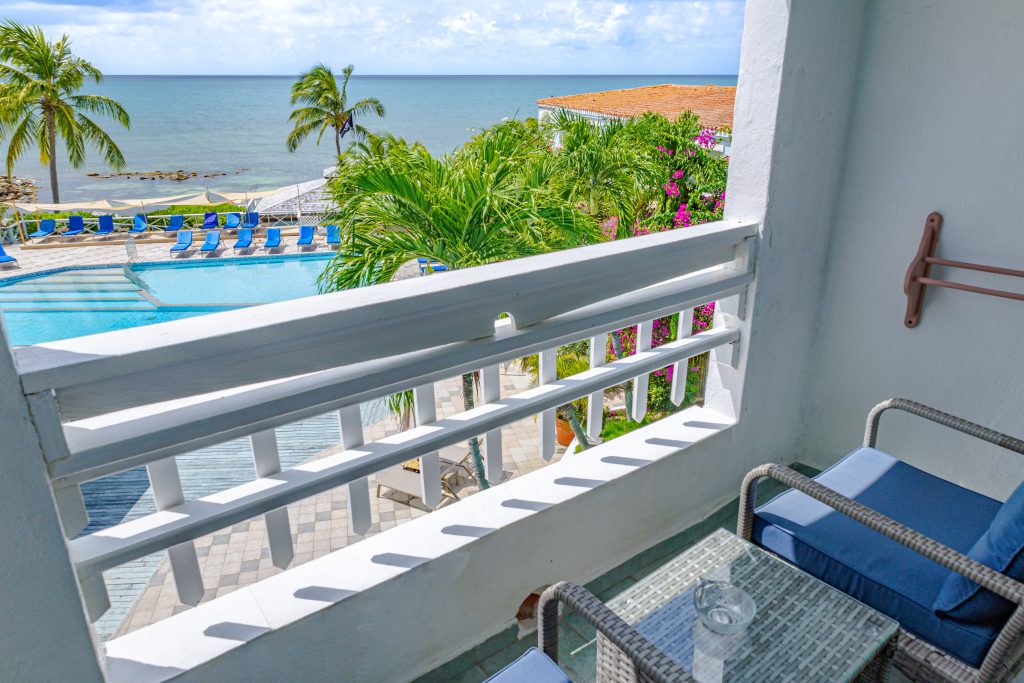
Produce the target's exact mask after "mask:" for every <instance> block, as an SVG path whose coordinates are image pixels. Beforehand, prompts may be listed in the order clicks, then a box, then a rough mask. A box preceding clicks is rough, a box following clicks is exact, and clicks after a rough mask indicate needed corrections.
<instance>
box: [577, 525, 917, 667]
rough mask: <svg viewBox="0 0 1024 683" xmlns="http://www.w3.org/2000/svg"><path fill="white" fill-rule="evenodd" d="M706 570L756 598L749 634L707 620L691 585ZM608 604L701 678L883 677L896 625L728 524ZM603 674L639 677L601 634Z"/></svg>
mask: <svg viewBox="0 0 1024 683" xmlns="http://www.w3.org/2000/svg"><path fill="white" fill-rule="evenodd" d="M702 578H706V579H708V580H716V581H729V582H731V583H734V584H736V585H738V586H739V587H741V588H743V589H744V590H745V591H747V592H748V593H750V595H751V596H752V597H753V598H754V602H755V603H756V605H757V615H756V616H755V618H754V621H753V623H751V625H750V626H749V627H748V628H747V630H746V631H745V632H744V633H743V634H739V635H737V636H722V635H719V634H716V633H713V632H712V631H709V630H708V629H707V628H705V627H704V625H703V624H701V623H700V621H699V619H698V618H697V613H696V611H695V609H694V606H693V590H694V589H695V588H696V587H697V586H698V585H699V584H700V580H701V579H702ZM608 607H610V608H611V609H612V610H613V611H614V612H616V613H617V614H618V615H619V616H621V617H622V618H623V619H625V621H626V622H628V623H629V624H632V625H633V626H634V627H635V628H636V629H637V630H638V631H639V632H640V633H642V634H643V635H645V636H646V637H647V638H648V639H650V640H651V641H652V642H653V643H654V644H655V645H657V646H658V647H659V648H660V649H661V650H663V651H664V652H666V653H667V654H668V655H669V656H671V657H672V658H673V659H674V660H675V661H676V662H678V663H679V664H680V665H682V666H683V668H684V669H686V670H687V671H689V672H690V673H691V674H692V675H693V677H694V678H695V679H696V680H697V681H699V682H700V683H719V682H722V681H757V682H758V683H767V682H769V681H800V682H801V683H813V682H815V681H821V682H822V683H834V682H837V681H853V680H863V679H865V678H866V679H873V678H877V677H880V676H881V674H882V668H883V667H882V660H884V654H885V653H886V652H887V651H888V649H889V648H891V645H892V643H893V642H894V640H895V637H896V633H897V631H898V628H899V627H898V624H897V623H896V622H895V621H893V620H891V619H889V618H888V617H885V616H883V615H882V614H879V613H878V612H876V611H874V610H873V609H871V608H869V607H867V606H866V605H863V604H861V603H860V602H857V601H856V600H854V599H853V598H851V597H849V596H847V595H846V594H844V593H841V592H840V591H837V590H836V589H834V588H832V587H831V586H829V585H827V584H825V583H823V582H821V581H819V580H818V579H816V578H814V577H812V576H810V575H808V574H805V573H804V572H802V571H800V570H799V569H797V568H795V567H793V566H792V565H790V564H787V563H785V562H783V561H781V560H779V559H778V558H776V557H774V556H772V555H770V554H768V553H766V552H764V551H763V550H761V549H760V548H757V547H756V546H754V545H752V544H750V543H748V542H746V541H743V540H741V539H740V538H739V537H737V536H735V535H734V534H732V533H729V532H728V531H725V530H724V529H723V530H719V531H716V532H715V533H713V534H711V535H710V536H708V537H707V538H705V539H704V540H703V541H701V542H699V543H697V544H696V545H694V546H693V547H691V548H690V549H688V550H686V551H685V552H683V553H682V554H680V555H679V556H678V557H676V558H675V559H673V560H671V561H670V562H669V563H668V564H666V565H665V566H664V567H662V568H661V569H659V570H658V571H656V572H654V573H653V574H651V575H650V576H648V577H647V578H645V579H644V580H642V581H640V582H639V583H637V584H636V585H634V586H631V587H630V588H628V589H627V590H626V591H624V592H623V593H622V594H621V595H619V596H618V597H616V598H615V599H614V600H612V601H610V602H609V603H608ZM880 655H883V656H881V657H880ZM597 680H598V681H602V682H613V681H614V682H616V683H619V682H621V683H632V682H633V681H637V680H642V678H638V677H637V673H636V671H635V670H634V669H633V666H632V664H631V663H630V662H629V660H628V659H626V658H625V656H624V655H623V654H622V653H621V652H620V651H619V650H618V649H617V648H615V647H614V646H613V645H611V644H610V643H609V642H608V641H607V640H605V639H604V638H602V637H601V636H600V634H599V635H598V640H597Z"/></svg>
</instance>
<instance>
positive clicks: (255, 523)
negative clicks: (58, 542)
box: [108, 365, 564, 637]
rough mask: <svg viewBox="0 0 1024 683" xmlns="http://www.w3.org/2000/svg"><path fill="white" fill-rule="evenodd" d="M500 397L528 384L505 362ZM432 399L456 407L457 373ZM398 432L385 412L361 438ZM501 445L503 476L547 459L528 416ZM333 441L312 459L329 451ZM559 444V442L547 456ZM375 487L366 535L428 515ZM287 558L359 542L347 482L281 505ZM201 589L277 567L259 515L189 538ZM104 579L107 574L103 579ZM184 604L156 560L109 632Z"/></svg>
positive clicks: (442, 412)
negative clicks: (287, 531)
mask: <svg viewBox="0 0 1024 683" xmlns="http://www.w3.org/2000/svg"><path fill="white" fill-rule="evenodd" d="M501 379H502V386H501V395H502V396H510V395H513V394H516V393H518V392H520V391H523V390H525V389H527V388H529V386H530V383H531V382H530V378H529V377H528V376H526V375H525V374H524V373H523V372H522V371H521V370H520V369H519V367H518V365H513V366H511V367H506V368H503V369H502V373H501ZM436 405H437V413H438V416H439V417H444V416H446V415H453V414H455V413H458V412H460V411H462V409H463V403H462V395H461V379H460V378H452V379H449V380H446V381H444V382H438V383H437V384H436ZM398 430H399V427H398V422H397V420H396V419H395V418H394V417H392V416H389V417H387V418H385V419H383V420H380V421H378V422H376V423H374V424H372V425H370V426H368V427H366V428H365V429H364V435H365V439H366V440H367V441H372V440H377V439H380V438H383V437H386V436H389V435H392V434H395V433H397V432H398ZM502 446H503V456H504V462H505V471H506V473H507V476H519V475H522V474H525V473H527V472H530V471H532V470H534V469H538V468H540V467H543V466H544V465H545V464H547V463H546V462H545V461H544V460H542V459H541V457H540V455H539V453H540V450H539V442H538V439H537V423H536V421H535V420H534V419H533V418H527V419H524V420H521V421H519V422H515V423H512V424H510V425H507V426H506V427H504V428H503V429H502ZM339 449H340V446H339V445H335V446H333V447H331V448H329V449H327V450H324V451H323V452H321V453H319V454H318V455H317V456H315V457H314V458H313V459H316V458H320V457H324V456H326V455H330V454H332V453H335V452H337V451H338V450H339ZM562 452H564V449H562V448H559V449H558V452H557V453H556V455H555V458H554V459H555V460H557V459H558V458H559V457H561V454H562ZM476 490H477V488H476V486H475V485H474V484H472V483H471V482H466V481H462V482H461V483H460V484H459V485H458V486H457V493H458V494H459V496H460V497H464V496H465V495H471V494H472V493H473V492H474V491H476ZM376 492H377V486H376V483H375V481H374V479H373V478H372V477H371V478H370V494H371V514H372V520H373V524H372V526H371V527H370V531H369V532H368V533H367V536H370V535H374V534H377V533H380V532H381V531H386V530H387V529H390V528H392V527H395V526H397V525H398V524H402V523H403V522H406V521H409V520H410V519H414V518H416V517H419V516H422V515H424V514H427V513H428V510H427V509H426V508H424V507H423V505H422V503H421V502H420V501H419V499H418V498H411V497H410V496H408V495H406V494H403V493H398V492H394V491H389V490H386V489H385V490H383V491H381V494H382V495H381V496H380V497H377V496H376V495H375V494H376ZM288 511H289V519H290V522H291V530H292V538H293V542H294V549H295V557H294V560H293V561H292V564H291V565H290V566H292V567H294V566H297V565H299V564H303V563H305V562H308V561H310V560H312V559H314V558H316V557H320V556H321V555H325V554H327V553H329V552H332V551H335V550H338V549H340V548H344V547H345V546H347V545H349V544H352V543H357V542H359V541H360V540H361V539H362V538H363V536H359V535H357V534H354V533H353V532H352V530H351V529H350V527H349V519H348V514H349V513H348V499H347V488H346V487H344V486H343V487H339V488H336V489H332V490H330V491H327V492H324V493H321V494H319V495H317V496H315V497H312V498H308V499H306V500H303V501H301V502H299V503H295V504H293V505H289V506H288ZM195 545H196V550H197V554H198V556H199V566H200V569H201V571H202V574H203V585H204V587H205V589H206V593H205V595H204V597H203V601H207V600H210V599H213V598H214V597H219V596H222V595H225V594H227V593H230V592H232V591H234V590H237V589H238V588H240V587H242V586H247V585H250V584H252V583H255V582H256V581H259V580H261V579H264V578H267V577H269V576H272V575H274V574H277V573H280V572H281V571H283V570H281V569H278V568H277V567H275V566H274V565H273V564H272V561H271V557H270V549H269V547H268V545H267V540H266V526H265V523H264V521H263V519H262V518H258V519H254V520H250V521H248V522H242V523H239V524H236V525H235V526H233V527H231V528H230V529H222V530H221V531H219V532H217V533H214V534H210V535H207V536H204V537H202V538H199V539H197V540H196V542H195ZM109 581H110V577H109V576H108V583H109ZM186 609H189V607H188V606H187V605H184V604H181V603H180V602H178V598H177V593H176V591H175V587H174V579H173V576H172V575H171V573H170V571H169V561H168V560H167V559H166V558H164V559H162V560H161V561H160V563H159V565H158V566H157V567H156V570H155V572H154V573H153V574H152V576H151V578H150V579H149V580H148V582H147V583H146V585H145V587H144V588H143V589H142V591H141V594H140V595H139V597H138V599H137V600H136V601H135V603H134V605H133V606H132V607H131V609H130V610H129V612H128V613H127V615H126V616H125V617H124V619H123V621H121V623H120V626H119V627H117V628H116V630H115V631H114V636H115V637H116V636H119V635H123V634H125V633H129V632H131V631H133V630H135V629H138V628H141V627H143V626H146V625H148V624H151V623H153V622H156V621H159V620H161V619H164V618H166V617H168V616H170V615H171V614H175V613H177V612H181V611H183V610H186Z"/></svg>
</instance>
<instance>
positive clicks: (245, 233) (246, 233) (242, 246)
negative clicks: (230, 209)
mask: <svg viewBox="0 0 1024 683" xmlns="http://www.w3.org/2000/svg"><path fill="white" fill-rule="evenodd" d="M231 248H232V249H233V250H235V251H245V250H246V249H252V230H250V229H249V228H240V229H239V231H238V241H236V242H235V243H234V244H232V245H231Z"/></svg>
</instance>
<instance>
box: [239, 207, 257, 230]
mask: <svg viewBox="0 0 1024 683" xmlns="http://www.w3.org/2000/svg"><path fill="white" fill-rule="evenodd" d="M242 227H243V228H253V229H256V228H258V227H260V215H259V213H257V212H255V211H250V212H248V213H247V214H245V221H244V222H243V223H242Z"/></svg>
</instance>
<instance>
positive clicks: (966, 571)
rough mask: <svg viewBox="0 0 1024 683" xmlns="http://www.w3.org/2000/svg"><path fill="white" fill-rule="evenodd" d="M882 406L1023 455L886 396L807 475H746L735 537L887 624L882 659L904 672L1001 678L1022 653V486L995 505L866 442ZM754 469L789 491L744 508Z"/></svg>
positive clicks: (995, 435) (1010, 440)
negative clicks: (838, 450)
mask: <svg viewBox="0 0 1024 683" xmlns="http://www.w3.org/2000/svg"><path fill="white" fill-rule="evenodd" d="M890 409H895V410H902V411H905V412H907V413H910V414H912V415H917V416H919V417H923V418H925V419H927V420H931V421H932V422H936V423H938V424H940V425H944V426H946V427H950V428H952V429H955V430H957V431H960V432H963V433H965V434H968V435H969V436H973V437H976V438H978V439H981V440H983V441H988V442H989V443H993V444H996V445H997V446H1001V447H1003V448H1006V449H1008V450H1011V451H1014V452H1017V453H1021V454H1024V441H1022V440H1020V439H1017V438H1014V437H1012V436H1008V435H1006V434H1001V433H999V432H996V431H993V430H991V429H988V428H987V427H982V426H980V425H977V424H974V423H972V422H968V421H967V420H964V419H962V418H959V417H955V416H953V415H949V414H947V413H943V412H940V411H938V410H935V409H934V408H929V407H928V406H924V405H921V404H919V403H915V402H913V401H908V400H906V399H899V398H894V399H890V400H888V401H885V402H883V403H880V404H878V405H877V406H875V407H874V408H873V409H872V410H871V412H870V413H869V415H868V421H867V428H866V430H865V434H864V445H863V446H862V447H861V448H858V449H857V450H855V451H854V452H853V453H851V454H850V455H848V456H846V457H845V458H843V459H842V460H840V461H839V462H838V463H836V464H835V465H833V466H832V467H830V468H829V469H827V470H826V471H824V472H822V473H821V474H819V475H818V476H817V477H815V478H814V479H808V478H807V477H805V476H803V475H801V474H799V473H797V472H795V471H793V470H791V469H789V468H788V467H784V466H782V465H774V464H769V465H762V466H761V467H758V468H756V469H755V470H753V471H752V472H750V474H748V475H747V476H746V478H745V479H744V480H743V486H742V490H741V493H740V512H739V529H738V534H739V535H740V536H741V537H743V538H746V539H751V538H752V539H753V541H754V542H755V543H757V544H759V545H761V546H762V547H764V548H766V549H767V550H770V551H771V552H774V553H775V554H777V555H779V556H780V557H782V558H783V559H786V560H788V561H790V562H792V563H793V564H795V565H796V566H798V567H800V568H801V569H803V570H804V571H806V572H807V573H809V574H811V575H813V576H816V577H818V578H819V579H821V580H823V581H825V582H826V583H829V584H831V585H832V586H835V587H836V588H838V589H839V590H842V591H843V592H845V593H847V594H849V595H851V596H852V597H854V598H856V599H857V600H860V601H861V602H863V603H865V604H867V605H868V606H870V607H873V608H874V609H876V610H878V611H879V612H882V613H884V614H886V615H887V616H889V617H891V618H892V619H894V620H896V621H898V622H899V624H900V632H899V636H898V637H897V641H896V646H895V651H894V653H893V655H892V657H893V664H894V665H895V666H896V667H897V668H898V669H899V670H900V671H901V672H902V673H903V674H904V675H906V676H908V677H909V678H910V679H911V680H922V681H948V682H950V683H952V682H954V681H957V682H959V681H970V682H973V683H989V682H992V681H1000V682H1001V681H1007V680H1010V679H1012V678H1013V676H1014V675H1015V673H1016V672H1017V671H1018V670H1019V669H1020V668H1021V664H1022V658H1024V584H1022V583H1021V580H1022V579H1024V484H1021V485H1019V486H1018V487H1017V490H1016V491H1014V492H1013V494H1012V495H1011V496H1010V498H1009V499H1008V500H1007V501H1006V502H1005V503H999V501H996V500H993V499H991V498H988V497H986V496H983V495H981V494H980V493H975V492H974V491H970V490H968V489H965V488H962V487H960V486H957V485H956V484H953V483H951V482H948V481H945V480H943V479H939V478H938V477H935V476H933V475H931V474H928V473H926V472H923V471H921V470H919V469H916V468H914V467H911V466H910V465H907V464H906V463H903V462H901V461H900V460H899V459H897V458H895V457H893V456H891V455H889V454H887V453H884V452H882V451H880V450H877V449H876V448H875V442H876V437H877V434H878V424H879V421H880V419H881V417H882V414H883V413H884V412H885V411H887V410H890ZM1005 474H1006V475H1008V476H1011V477H1013V476H1014V475H1013V473H1011V472H1006V473H1005ZM765 477H770V478H772V479H776V480H778V481H780V482H782V483H784V484H786V485H787V486H790V487H792V489H793V490H790V491H786V492H785V493H782V494H780V495H778V496H776V497H775V498H773V499H772V500H770V501H768V502H767V503H765V504H763V505H761V506H759V507H756V508H755V493H756V484H757V482H758V481H759V480H761V479H763V478H765ZM1014 478H1020V477H1019V475H1017V476H1016V477H1014Z"/></svg>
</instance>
